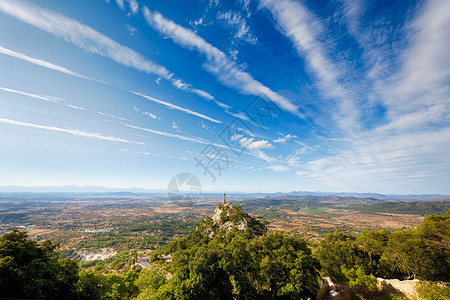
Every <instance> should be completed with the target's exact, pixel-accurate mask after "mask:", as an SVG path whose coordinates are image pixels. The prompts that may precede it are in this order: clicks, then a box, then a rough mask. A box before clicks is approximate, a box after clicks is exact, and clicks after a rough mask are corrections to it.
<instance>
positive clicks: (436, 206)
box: [348, 202, 449, 216]
mask: <svg viewBox="0 0 450 300" xmlns="http://www.w3.org/2000/svg"><path fill="white" fill-rule="evenodd" d="M448 207H449V205H448V203H447V204H446V203H429V202H379V203H371V204H355V205H348V209H351V210H356V211H360V212H365V213H389V214H390V213H396V214H411V215H419V216H427V215H430V214H439V215H442V214H445V213H446V212H447V210H448Z"/></svg>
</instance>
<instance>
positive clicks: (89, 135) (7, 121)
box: [0, 118, 144, 145]
mask: <svg viewBox="0 0 450 300" xmlns="http://www.w3.org/2000/svg"><path fill="white" fill-rule="evenodd" d="M0 123H4V124H10V125H15V126H22V127H30V128H36V129H43V130H48V131H55V132H63V133H68V134H71V135H75V136H82V137H87V138H95V139H98V140H105V141H110V142H119V143H132V144H141V145H143V144H144V143H141V142H131V141H129V140H126V139H122V138H118V137H113V136H104V135H102V134H100V133H95V132H86V131H80V130H77V129H66V128H59V127H55V126H46V125H39V124H33V123H27V122H21V121H15V120H10V119H4V118H0Z"/></svg>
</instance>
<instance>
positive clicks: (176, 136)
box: [125, 124, 233, 150]
mask: <svg viewBox="0 0 450 300" xmlns="http://www.w3.org/2000/svg"><path fill="white" fill-rule="evenodd" d="M125 126H126V127H130V128H134V129H138V130H142V131H146V132H150V133H153V134H156V135H161V136H166V137H170V138H174V139H178V140H182V141H187V142H193V143H197V144H203V145H213V146H216V147H220V148H225V149H228V150H233V149H231V148H229V147H227V146H224V145H221V144H216V143H212V142H211V141H208V140H205V139H202V138H198V137H195V138H193V137H188V136H183V135H179V134H173V133H169V132H164V131H159V130H154V129H149V128H143V127H138V126H134V125H130V124H125Z"/></svg>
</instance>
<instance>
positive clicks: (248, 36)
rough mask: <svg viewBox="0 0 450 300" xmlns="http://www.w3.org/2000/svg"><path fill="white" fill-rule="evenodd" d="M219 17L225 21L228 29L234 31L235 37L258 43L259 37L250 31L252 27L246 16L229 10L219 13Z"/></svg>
mask: <svg viewBox="0 0 450 300" xmlns="http://www.w3.org/2000/svg"><path fill="white" fill-rule="evenodd" d="M217 19H218V20H219V21H222V22H224V24H225V27H226V28H227V29H231V30H233V31H234V37H235V38H237V39H239V40H242V41H246V42H248V43H250V44H256V42H257V41H258V39H257V38H256V37H255V36H254V35H253V33H252V32H251V31H250V27H249V26H248V25H247V22H246V20H245V18H244V17H242V16H241V14H240V13H239V12H233V11H227V12H225V13H222V12H219V13H217Z"/></svg>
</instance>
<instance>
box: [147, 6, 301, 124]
mask: <svg viewBox="0 0 450 300" xmlns="http://www.w3.org/2000/svg"><path fill="white" fill-rule="evenodd" d="M143 11H144V17H145V19H146V20H147V23H148V24H149V25H150V26H151V27H152V28H153V29H155V30H156V31H158V32H159V33H161V34H162V35H163V36H165V37H167V38H170V39H172V40H173V41H174V42H175V43H177V44H178V45H180V46H182V47H184V48H188V49H191V50H196V51H198V52H200V53H202V54H204V55H205V56H206V58H207V63H205V64H204V68H205V69H206V70H207V71H208V72H210V73H212V74H213V75H214V76H216V78H217V80H218V81H219V82H221V83H222V84H224V85H225V86H227V87H230V88H233V89H235V90H237V91H239V92H240V93H242V94H245V95H254V96H258V95H260V94H261V93H263V94H265V95H266V96H267V97H268V98H269V99H270V100H272V101H273V102H275V103H276V104H278V105H279V106H280V107H282V108H283V109H285V110H287V111H289V112H291V113H293V114H295V115H297V116H299V117H302V118H303V114H301V113H300V112H299V108H298V107H297V105H295V104H294V103H292V102H291V101H289V100H288V99H286V98H285V97H283V96H281V95H279V94H277V93H276V92H274V91H272V90H271V89H270V88H268V87H266V86H265V85H263V84H262V83H260V82H259V81H257V80H255V79H254V78H253V77H252V76H251V75H250V74H249V73H247V72H244V71H242V70H241V69H240V68H239V67H238V66H237V64H236V63H235V62H233V61H231V60H230V59H228V57H227V56H226V54H225V53H223V52H222V51H220V50H219V49H217V48H216V47H214V46H212V45H211V44H209V43H208V42H206V41H205V40H204V39H203V38H201V37H200V36H198V35H197V34H196V33H194V32H193V31H191V30H189V29H187V28H184V27H182V26H180V25H178V24H176V23H174V22H173V21H171V20H169V19H166V18H165V17H163V16H162V15H161V14H160V13H159V12H152V11H150V10H149V9H148V8H147V7H145V6H144V8H143Z"/></svg>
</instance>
